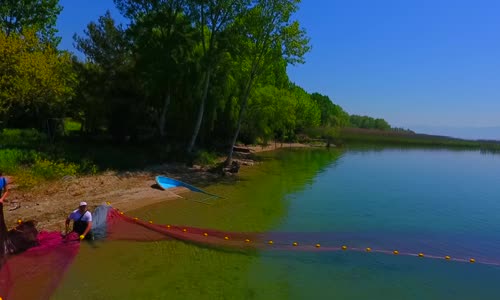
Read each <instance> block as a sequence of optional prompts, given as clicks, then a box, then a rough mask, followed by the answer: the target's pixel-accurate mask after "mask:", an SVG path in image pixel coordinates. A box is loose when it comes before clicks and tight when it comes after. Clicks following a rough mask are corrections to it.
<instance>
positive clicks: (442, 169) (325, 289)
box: [55, 148, 500, 299]
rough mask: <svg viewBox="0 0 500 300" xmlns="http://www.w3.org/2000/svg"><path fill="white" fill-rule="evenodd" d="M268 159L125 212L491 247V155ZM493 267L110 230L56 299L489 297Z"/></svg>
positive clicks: (495, 194) (352, 153)
mask: <svg viewBox="0 0 500 300" xmlns="http://www.w3.org/2000/svg"><path fill="white" fill-rule="evenodd" d="M265 158H268V160H266V162H265V163H264V164H262V165H259V166H258V167H255V168H250V169H246V170H245V171H244V173H243V174H242V180H241V181H240V182H238V183H236V184H234V185H218V186H213V187H210V188H208V191H209V192H213V193H215V194H221V195H224V196H225V197H226V199H221V200H220V201H217V202H214V205H204V204H199V203H196V202H193V201H187V200H176V201H172V202H169V203H164V204H160V205H155V206H153V207H149V208H147V209H143V210H140V211H137V212H134V215H136V216H138V217H141V218H147V219H152V220H155V222H158V223H170V224H186V225H191V226H199V227H210V228H215V229H223V230H231V231H252V232H255V231H261V232H275V234H277V235H280V233H279V232H294V234H293V235H292V236H286V235H283V234H281V239H289V240H292V239H293V240H296V239H299V240H300V241H301V242H302V243H305V242H310V243H314V242H317V241H319V240H321V243H322V244H325V245H327V244H328V243H331V244H332V245H338V244H343V243H348V244H350V245H352V246H358V247H372V248H374V249H375V248H377V247H379V248H389V249H392V248H399V249H400V250H401V251H404V250H411V251H413V252H419V251H426V252H428V253H434V254H436V255H448V253H451V254H450V255H453V256H456V255H463V256H465V257H468V256H469V255H474V256H476V257H477V258H478V259H482V258H484V259H486V258H488V259H500V255H499V254H498V253H499V252H498V251H496V249H499V248H500V238H499V237H498V232H499V230H500V218H498V217H497V216H498V213H497V212H498V211H499V208H500V202H499V201H498V199H499V198H500V197H499V196H500V190H499V189H498V182H500V172H498V170H500V156H495V155H481V154H480V152H479V151H449V150H442V149H430V150H429V149H377V150H376V151H373V150H371V149H368V150H367V149H361V148H358V149H349V150H348V151H347V152H344V153H342V152H340V151H338V150H331V151H326V150H304V149H300V150H287V151H280V152H277V153H267V154H265ZM276 232H277V233H276ZM273 238H276V237H273ZM278 238H279V237H278ZM422 249H424V250H422ZM498 276H500V268H496V267H490V266H483V265H480V264H466V263H456V262H450V261H445V260H429V259H419V258H417V257H405V256H394V255H383V254H377V253H356V252H350V251H345V252H343V251H336V252H332V253H316V252H310V253H295V252H287V251H281V252H276V251H274V252H273V251H263V252H260V253H258V254H255V253H252V254H248V255H245V254H238V253H226V252H221V251H217V250H213V249H205V248H200V247H196V246H193V245H187V244H184V243H182V242H176V241H167V242H158V243H125V242H113V243H104V244H101V245H100V247H99V248H98V249H90V248H84V249H82V253H81V255H80V256H79V257H78V259H77V261H76V263H75V265H74V266H73V267H72V270H71V271H70V272H69V274H68V276H67V279H66V280H65V282H64V284H63V286H62V287H61V288H60V289H59V291H58V293H57V295H56V297H55V299H69V298H71V299H83V298H85V299H88V298H89V297H90V298H91V299H132V298H136V299H137V298H139V299H144V298H146V297H147V298H149V299H312V298H320V299H324V298H329V299H333V298H335V299H359V298H367V299H496V298H497V296H498V295H499V294H500V288H499V287H498V286H497V283H496V280H495V279H496V278H498Z"/></svg>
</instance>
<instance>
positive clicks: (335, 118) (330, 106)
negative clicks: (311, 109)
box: [311, 93, 349, 127]
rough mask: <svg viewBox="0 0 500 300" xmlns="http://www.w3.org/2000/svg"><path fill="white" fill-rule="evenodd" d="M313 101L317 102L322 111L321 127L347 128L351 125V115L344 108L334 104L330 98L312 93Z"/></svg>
mask: <svg viewBox="0 0 500 300" xmlns="http://www.w3.org/2000/svg"><path fill="white" fill-rule="evenodd" d="M311 99H313V100H314V101H316V103H317V104H318V105H319V107H320V109H321V125H322V126H333V127H345V126H347V125H349V114H348V113H346V112H345V111H344V110H343V109H342V107H340V106H339V105H337V104H334V103H333V102H332V100H330V98H329V97H328V96H325V95H321V94H319V93H312V94H311Z"/></svg>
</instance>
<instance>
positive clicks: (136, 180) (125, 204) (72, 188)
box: [4, 143, 310, 231]
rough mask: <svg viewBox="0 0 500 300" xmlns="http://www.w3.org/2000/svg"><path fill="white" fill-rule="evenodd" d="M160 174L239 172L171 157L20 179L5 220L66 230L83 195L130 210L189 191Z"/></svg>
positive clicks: (199, 180) (197, 178) (194, 177)
mask: <svg viewBox="0 0 500 300" xmlns="http://www.w3.org/2000/svg"><path fill="white" fill-rule="evenodd" d="M238 147H240V148H246V149H248V153H249V154H254V153H259V152H265V151H275V150H278V149H288V148H309V147H310V146H309V145H306V144H299V143H290V144H288V143H287V144H285V143H284V144H278V143H277V144H274V143H273V144H270V145H268V146H248V147H247V146H238ZM240 157H241V158H240ZM234 160H236V161H240V162H241V167H242V168H247V167H251V166H253V165H254V161H253V160H251V162H250V163H249V162H248V158H245V155H238V157H235V159H234ZM157 175H164V176H167V177H171V178H175V179H178V180H181V181H184V182H186V183H190V184H193V185H195V186H198V187H201V188H203V187H206V186H209V185H211V184H214V183H217V182H224V181H228V182H234V181H235V180H236V179H237V176H238V175H233V176H224V175H223V174H216V173H211V172H209V171H208V170H206V169H205V168H203V167H201V166H193V167H187V166H185V165H183V164H177V163H171V164H163V165H156V166H151V167H148V168H145V169H143V170H137V171H127V172H117V171H108V172H104V173H101V174H98V175H90V176H81V177H76V176H68V177H64V178H62V179H58V180H56V181H51V182H46V183H43V184H41V185H39V186H38V187H35V188H32V189H30V190H25V191H21V190H17V189H16V186H15V181H14V182H13V183H12V185H11V186H10V195H9V197H8V199H7V200H6V201H5V205H4V214H5V221H6V224H7V227H9V228H10V227H13V226H15V225H16V224H17V220H19V219H21V220H25V221H27V220H34V221H36V223H37V228H38V230H39V231H46V230H50V231H53V230H55V231H63V230H64V228H65V227H64V221H65V219H66V217H67V216H68V214H69V213H70V212H71V211H73V210H75V209H76V208H77V206H78V203H79V202H80V201H86V202H87V203H88V208H89V210H90V211H93V210H94V209H95V208H96V207H97V206H99V205H101V204H104V203H106V202H110V203H111V205H113V206H114V207H116V208H118V209H120V210H122V211H124V212H127V211H132V210H135V209H139V208H143V207H147V206H150V205H153V204H157V203H161V202H164V201H171V200H174V199H179V198H182V195H183V194H184V193H186V192H188V191H189V190H188V189H186V188H182V187H178V188H173V189H169V190H160V189H158V188H156V187H155V185H156V183H155V176H157Z"/></svg>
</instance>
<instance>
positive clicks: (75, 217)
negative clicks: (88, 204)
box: [69, 209, 92, 222]
mask: <svg viewBox="0 0 500 300" xmlns="http://www.w3.org/2000/svg"><path fill="white" fill-rule="evenodd" d="M80 217H81V219H80ZM69 218H70V219H71V220H73V221H78V220H80V221H85V222H92V214H91V213H90V211H88V210H87V211H86V212H85V213H84V214H83V217H82V214H81V213H80V210H78V209H76V210H74V211H73V212H72V213H71V214H70V215H69Z"/></svg>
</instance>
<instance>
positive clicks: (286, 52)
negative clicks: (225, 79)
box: [226, 0, 310, 165]
mask: <svg viewBox="0 0 500 300" xmlns="http://www.w3.org/2000/svg"><path fill="white" fill-rule="evenodd" d="M299 3H300V0H257V1H255V2H254V5H253V6H252V7H251V9H249V10H248V11H247V12H246V13H245V14H244V15H243V16H242V17H241V18H239V20H238V21H239V23H238V26H237V29H238V30H239V32H240V39H241V42H240V43H239V44H240V57H242V68H243V69H244V70H245V71H246V76H244V78H243V80H244V82H245V84H244V89H243V91H242V94H241V102H240V103H241V108H240V111H239V116H238V123H237V126H236V130H235V133H234V135H233V138H232V140H231V146H230V148H229V153H228V156H227V159H226V165H229V164H231V161H232V157H233V148H234V145H235V144H236V141H237V139H238V135H239V133H240V129H241V122H242V119H243V117H244V113H245V109H246V106H247V103H248V98H249V97H250V94H251V92H252V89H253V88H254V84H255V82H256V81H258V79H259V78H260V77H261V76H262V74H263V73H265V72H266V71H267V70H268V68H269V66H271V65H273V63H274V62H276V61H281V60H284V61H286V62H287V63H288V64H296V63H303V62H304V55H305V54H306V53H307V52H308V51H309V50H310V46H309V38H308V37H307V36H306V33H305V31H304V30H303V29H301V28H300V25H299V23H298V21H294V20H292V19H291V17H292V15H293V13H295V12H296V11H297V10H298V5H299Z"/></svg>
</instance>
